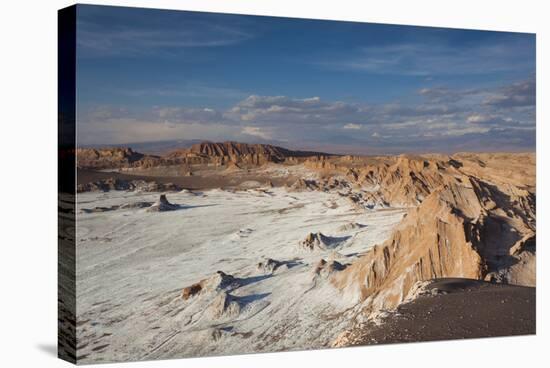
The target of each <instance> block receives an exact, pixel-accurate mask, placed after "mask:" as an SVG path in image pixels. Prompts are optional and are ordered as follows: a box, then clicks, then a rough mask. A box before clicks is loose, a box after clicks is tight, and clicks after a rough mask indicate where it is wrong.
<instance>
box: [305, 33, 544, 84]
mask: <svg viewBox="0 0 550 368" xmlns="http://www.w3.org/2000/svg"><path fill="white" fill-rule="evenodd" d="M534 48H535V43H534V37H533V39H532V42H530V41H529V40H522V41H515V42H500V43H494V44H492V45H490V46H488V45H487V44H483V45H475V44H474V45H466V46H462V47H456V46H454V45H452V44H445V43H441V42H440V43H430V44H427V43H403V44H392V45H387V46H376V47H374V46H373V47H364V48H359V49H356V50H355V51H353V52H352V53H350V54H349V55H347V56H346V57H345V58H339V59H335V60H325V61H323V62H321V63H319V62H315V63H316V64H317V65H321V66H323V67H325V68H329V69H335V70H355V71H364V72H368V73H372V74H390V75H406V76H419V77H430V76H433V75H436V76H437V75H443V76H449V75H481V74H490V73H499V72H510V71H515V72H521V71H534V69H535V62H534V60H533V58H532V57H531V56H532V55H533V54H534Z"/></svg>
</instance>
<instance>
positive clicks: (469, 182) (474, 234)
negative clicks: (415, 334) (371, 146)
mask: <svg viewBox="0 0 550 368" xmlns="http://www.w3.org/2000/svg"><path fill="white" fill-rule="evenodd" d="M503 159H504V158H503V157H499V158H498V159H495V156H492V157H489V156H487V157H485V158H483V157H482V158H481V159H480V158H479V156H477V158H476V160H475V162H473V161H471V160H472V158H471V157H462V156H460V155H457V156H456V157H453V158H447V161H446V162H445V161H442V160H440V159H432V158H427V159H425V160H418V159H414V160H410V159H404V158H399V159H398V160H397V162H396V163H395V164H393V165H390V166H382V167H381V168H379V169H378V170H373V169H371V168H368V169H365V170H363V171H362V172H361V173H360V174H359V175H358V177H357V180H358V181H360V182H365V181H372V184H373V185H379V190H377V191H373V193H375V194H376V195H378V196H380V197H381V198H384V200H386V201H388V202H392V201H398V202H399V201H404V200H406V199H409V200H411V199H416V200H418V201H419V202H420V204H419V205H418V206H417V207H415V208H412V209H411V210H410V211H409V212H408V214H407V216H406V218H405V219H404V220H403V221H402V222H401V223H400V225H399V226H398V228H397V229H396V230H395V231H394V233H393V235H392V236H391V237H390V239H388V240H387V241H386V242H384V243H383V244H380V245H377V246H375V247H374V248H372V249H371V250H370V251H368V252H367V253H366V254H365V255H364V256H363V257H361V258H360V259H359V260H358V261H356V262H355V263H354V264H352V265H351V266H350V267H348V268H347V269H346V270H345V271H343V272H341V273H339V274H337V275H335V277H334V278H333V283H334V284H335V285H336V286H337V287H339V288H341V289H343V290H347V291H350V290H352V291H357V292H358V293H359V295H360V299H362V300H366V301H367V302H368V303H367V305H370V306H371V307H372V309H373V310H375V309H381V308H391V307H395V306H396V305H397V304H398V303H400V302H401V301H403V300H404V298H405V297H406V296H407V293H408V292H409V290H410V289H411V287H412V286H413V285H414V284H415V283H416V282H417V281H420V280H429V279H433V278H441V277H466V278H473V279H491V280H496V281H501V282H510V283H518V284H523V285H534V282H535V254H536V240H535V234H536V230H535V198H536V195H535V192H534V181H535V180H534V175H535V174H534V172H535V170H534V156H531V155H527V156H525V157H521V156H520V157H517V156H516V157H514V161H513V162H512V161H511V160H510V158H506V159H508V160H509V161H510V162H509V163H508V164H507V165H502V162H503ZM491 160H493V161H494V162H492V163H491ZM495 162H498V163H499V164H498V165H496V164H495ZM510 167H512V168H515V169H516V175H515V176H514V180H509V178H508V174H509V172H508V171H509V170H510ZM365 174H366V175H365ZM517 174H519V175H517ZM419 195H420V196H421V197H419ZM423 197H424V198H423Z"/></svg>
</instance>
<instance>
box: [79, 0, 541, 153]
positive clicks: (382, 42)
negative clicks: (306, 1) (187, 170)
mask: <svg viewBox="0 0 550 368" xmlns="http://www.w3.org/2000/svg"><path fill="white" fill-rule="evenodd" d="M535 72H536V67H535V35H534V34H526V33H511V32H489V31H473V30H458V29H447V28H431V27H414V26H401V25H384V24H373V23H358V22H341V21H325V20H323V21H320V20H310V19H291V18H278V17H258V16H244V15H230V14H216V13H200V12H184V11H168V10H153V9H140V8H124V7H102V6H91V5H78V8H77V125H78V129H77V139H78V144H82V145H106V144H107V145H108V144H124V143H133V142H152V141H165V140H187V139H189V140H191V139H204V140H210V141H227V140H233V141H240V142H249V143H271V144H277V145H280V146H284V147H288V148H293V149H308V150H312V149H314V150H321V151H325V152H332V153H355V154H395V153H406V152H459V151H533V150H535V125H536V124H535V121H536V116H535V90H536V82H535Z"/></svg>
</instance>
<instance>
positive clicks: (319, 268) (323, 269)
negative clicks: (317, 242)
mask: <svg viewBox="0 0 550 368" xmlns="http://www.w3.org/2000/svg"><path fill="white" fill-rule="evenodd" d="M345 268H346V266H345V265H343V264H341V263H340V262H338V261H335V260H328V261H326V260H324V259H321V260H320V261H319V263H317V265H316V266H315V268H314V270H313V273H314V274H315V275H317V276H321V277H323V278H327V277H328V276H331V275H332V274H333V273H334V272H337V271H342V270H344V269H345Z"/></svg>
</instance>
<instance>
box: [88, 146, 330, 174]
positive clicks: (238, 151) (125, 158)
mask: <svg viewBox="0 0 550 368" xmlns="http://www.w3.org/2000/svg"><path fill="white" fill-rule="evenodd" d="M318 155H325V156H326V154H321V153H317V152H309V151H293V150H289V149H286V148H282V147H278V146H273V145H269V144H248V143H238V142H223V143H214V142H201V143H197V144H194V145H192V146H191V147H190V148H182V149H178V150H174V151H172V152H170V153H168V154H166V155H164V156H153V155H145V154H142V153H139V152H135V151H133V150H132V149H131V148H98V149H95V148H81V149H78V150H77V160H78V167H81V168H89V169H108V168H136V167H138V168H150V167H158V166H170V165H200V164H205V165H206V164H214V165H216V166H219V165H227V164H230V163H231V164H240V163H243V164H250V165H263V164H266V163H269V162H273V163H283V162H285V161H289V162H290V163H298V159H299V158H305V157H315V156H318Z"/></svg>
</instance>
